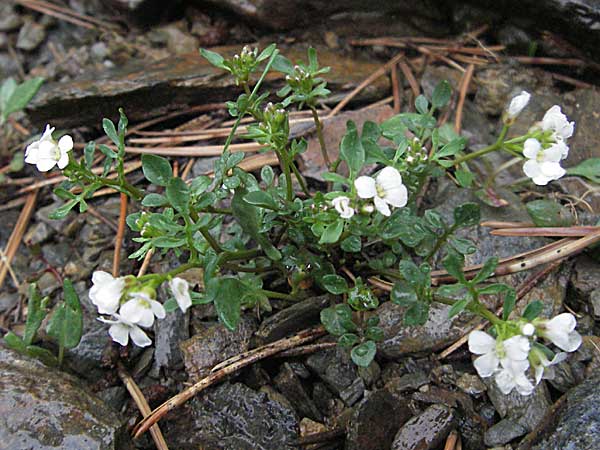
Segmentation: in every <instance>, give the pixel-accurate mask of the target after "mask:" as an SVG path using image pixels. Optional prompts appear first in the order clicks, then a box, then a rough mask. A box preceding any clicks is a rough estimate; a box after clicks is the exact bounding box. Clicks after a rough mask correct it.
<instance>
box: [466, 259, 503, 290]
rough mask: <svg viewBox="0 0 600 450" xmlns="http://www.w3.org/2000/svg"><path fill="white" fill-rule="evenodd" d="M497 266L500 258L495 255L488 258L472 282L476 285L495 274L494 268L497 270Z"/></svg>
mask: <svg viewBox="0 0 600 450" xmlns="http://www.w3.org/2000/svg"><path fill="white" fill-rule="evenodd" d="M497 266H498V258H496V257H495V256H494V257H492V258H490V259H488V260H487V261H486V262H484V263H483V267H481V269H480V270H479V272H478V273H477V275H475V278H473V280H471V283H472V284H474V285H475V284H479V283H481V282H482V281H484V280H487V279H488V278H489V277H491V276H492V275H493V274H494V270H496V267H497Z"/></svg>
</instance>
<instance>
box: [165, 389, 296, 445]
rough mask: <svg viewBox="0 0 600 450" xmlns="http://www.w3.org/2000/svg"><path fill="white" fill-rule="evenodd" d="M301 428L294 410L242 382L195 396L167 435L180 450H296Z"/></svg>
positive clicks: (168, 439) (170, 443)
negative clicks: (200, 449)
mask: <svg viewBox="0 0 600 450" xmlns="http://www.w3.org/2000/svg"><path fill="white" fill-rule="evenodd" d="M297 429H298V420H297V418H296V416H295V414H294V412H293V411H292V410H291V409H289V408H286V407H285V406H283V405H282V404H281V403H279V402H276V401H272V400H269V398H268V397H267V395H266V394H264V393H257V392H255V391H253V390H252V389H250V388H248V387H247V386H245V385H243V384H241V383H236V384H229V383H224V384H221V385H219V386H216V387H214V388H211V389H209V390H208V391H206V392H205V393H203V394H202V395H200V396H198V397H195V398H194V399H192V400H191V401H190V402H189V407H188V409H187V411H186V412H185V414H181V415H180V416H179V417H178V418H177V420H175V421H173V422H172V423H170V424H169V425H168V429H167V430H166V438H167V441H168V442H169V445H170V447H172V448H177V449H178V450H198V449H199V448H202V449H203V450H274V449H277V450H292V449H295V448H296V446H295V445H294V441H295V440H296V439H297V435H298V434H297V433H298V431H297Z"/></svg>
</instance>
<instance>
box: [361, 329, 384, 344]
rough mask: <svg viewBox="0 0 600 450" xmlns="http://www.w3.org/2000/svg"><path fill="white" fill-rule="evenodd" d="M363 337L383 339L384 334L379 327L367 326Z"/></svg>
mask: <svg viewBox="0 0 600 450" xmlns="http://www.w3.org/2000/svg"><path fill="white" fill-rule="evenodd" d="M365 337H366V338H367V339H370V340H372V341H375V342H380V341H383V339H384V338H385V335H384V333H383V329H381V327H377V326H374V327H368V328H367V329H366V331H365Z"/></svg>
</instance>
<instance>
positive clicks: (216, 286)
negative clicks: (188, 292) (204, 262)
mask: <svg viewBox="0 0 600 450" xmlns="http://www.w3.org/2000/svg"><path fill="white" fill-rule="evenodd" d="M247 290H248V287H247V286H246V285H245V283H243V282H242V281H241V280H238V279H237V278H233V277H221V278H211V280H210V281H209V282H208V283H207V286H206V296H207V297H208V298H210V299H211V300H212V301H213V303H214V304H215V309H216V310H217V315H218V316H219V320H220V321H221V323H222V324H223V325H225V327H226V328H227V329H229V330H230V331H235V329H236V328H237V326H238V324H239V323H240V318H241V301H242V297H243V296H244V293H245V292H247Z"/></svg>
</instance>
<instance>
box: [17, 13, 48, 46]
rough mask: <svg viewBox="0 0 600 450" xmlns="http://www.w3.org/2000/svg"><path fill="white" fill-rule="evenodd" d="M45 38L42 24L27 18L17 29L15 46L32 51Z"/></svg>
mask: <svg viewBox="0 0 600 450" xmlns="http://www.w3.org/2000/svg"><path fill="white" fill-rule="evenodd" d="M44 39H46V29H45V28H44V26H43V25H41V24H39V23H37V22H34V21H33V20H27V21H25V23H24V24H23V26H22V27H21V29H20V30H19V36H18V38H17V48H18V49H19V50H25V51H28V52H30V51H32V50H35V49H36V48H38V46H39V45H40V44H41V43H42V42H44Z"/></svg>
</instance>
